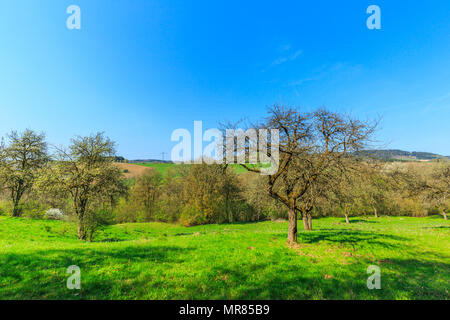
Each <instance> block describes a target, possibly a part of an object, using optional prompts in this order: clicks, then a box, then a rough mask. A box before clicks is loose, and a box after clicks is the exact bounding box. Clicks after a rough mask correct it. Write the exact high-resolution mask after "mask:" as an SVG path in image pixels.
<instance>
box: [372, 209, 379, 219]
mask: <svg viewBox="0 0 450 320" xmlns="http://www.w3.org/2000/svg"><path fill="white" fill-rule="evenodd" d="M372 208H373V213H374V215H375V218H378V212H377V208H375V206H372Z"/></svg>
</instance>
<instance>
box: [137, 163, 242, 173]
mask: <svg viewBox="0 0 450 320" xmlns="http://www.w3.org/2000/svg"><path fill="white" fill-rule="evenodd" d="M135 164H137V165H140V166H144V167H149V168H154V169H156V170H157V171H158V172H159V173H160V174H163V175H164V174H165V173H166V171H167V169H170V168H173V167H175V166H176V164H175V163H158V162H137V163H135ZM230 166H231V167H232V168H233V170H234V172H235V173H244V172H247V170H246V169H245V168H243V167H242V166H240V165H238V164H230Z"/></svg>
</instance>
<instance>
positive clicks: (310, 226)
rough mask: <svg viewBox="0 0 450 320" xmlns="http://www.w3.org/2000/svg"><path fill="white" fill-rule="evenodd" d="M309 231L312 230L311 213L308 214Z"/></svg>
mask: <svg viewBox="0 0 450 320" xmlns="http://www.w3.org/2000/svg"><path fill="white" fill-rule="evenodd" d="M308 230H309V231H311V230H312V216H311V214H310V213H308Z"/></svg>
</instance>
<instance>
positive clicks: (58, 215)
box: [45, 208, 64, 220]
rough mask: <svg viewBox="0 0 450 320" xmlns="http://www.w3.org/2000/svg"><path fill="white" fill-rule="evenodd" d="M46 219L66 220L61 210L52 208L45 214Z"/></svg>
mask: <svg viewBox="0 0 450 320" xmlns="http://www.w3.org/2000/svg"><path fill="white" fill-rule="evenodd" d="M45 218H47V219H50V220H62V219H64V212H62V211H61V210H60V209H56V208H51V209H48V210H47V211H46V212H45Z"/></svg>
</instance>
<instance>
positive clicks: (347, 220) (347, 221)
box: [345, 214, 350, 224]
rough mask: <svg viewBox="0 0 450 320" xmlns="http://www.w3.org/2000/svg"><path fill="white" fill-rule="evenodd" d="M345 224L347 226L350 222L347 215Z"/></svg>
mask: <svg viewBox="0 0 450 320" xmlns="http://www.w3.org/2000/svg"><path fill="white" fill-rule="evenodd" d="M345 223H347V224H349V223H350V220H349V219H348V214H346V215H345Z"/></svg>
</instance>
